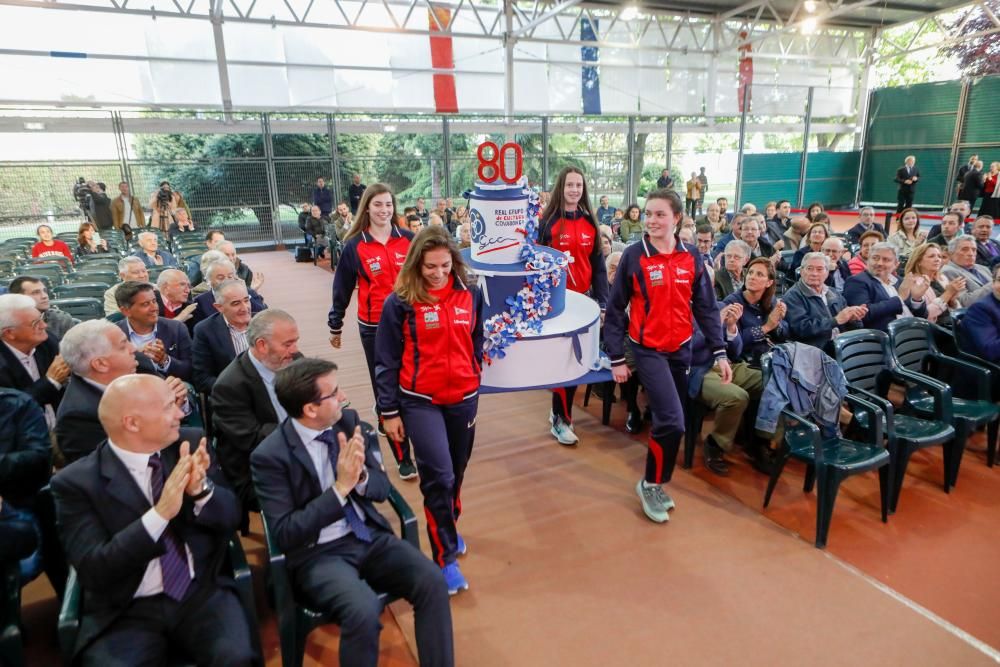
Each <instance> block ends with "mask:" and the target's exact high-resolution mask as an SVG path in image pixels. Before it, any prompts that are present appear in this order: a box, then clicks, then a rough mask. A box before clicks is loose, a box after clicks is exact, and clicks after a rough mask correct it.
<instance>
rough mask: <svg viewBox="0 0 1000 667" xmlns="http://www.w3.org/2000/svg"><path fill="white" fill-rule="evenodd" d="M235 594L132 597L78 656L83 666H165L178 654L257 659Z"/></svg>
mask: <svg viewBox="0 0 1000 667" xmlns="http://www.w3.org/2000/svg"><path fill="white" fill-rule="evenodd" d="M253 646H254V643H253V642H252V641H251V638H250V630H249V628H248V626H247V618H246V612H245V611H244V610H243V607H242V606H241V605H240V600H239V597H238V596H237V595H236V592H235V591H233V590H231V589H229V588H224V587H221V586H215V585H213V586H211V588H210V589H209V590H207V591H206V590H199V591H196V592H194V593H192V594H191V595H189V596H188V598H187V599H185V600H184V601H182V602H177V601H175V600H172V599H170V598H169V597H167V596H166V595H162V594H160V595H154V596H152V597H147V598H138V599H136V600H133V601H132V604H130V605H129V606H128V609H126V610H125V612H124V613H123V614H122V615H121V616H119V617H118V619H116V620H115V622H114V623H113V624H112V625H111V626H110V627H109V628H108V629H107V630H106V631H105V632H104V633H102V634H101V635H100V636H99V637H98V638H97V639H96V640H94V641H93V642H92V643H91V644H90V646H88V647H87V648H86V649H85V650H84V652H83V654H82V656H81V664H83V665H84V667H146V666H147V665H148V666H150V667H152V666H153V665H158V666H159V665H166V664H167V656H169V655H172V654H174V653H179V654H181V655H182V656H184V657H186V658H188V659H194V661H195V662H197V663H198V664H199V665H211V666H212V667H237V666H240V667H242V666H244V665H253V664H256V663H257V661H258V658H257V656H256V655H255V654H254V649H253Z"/></svg>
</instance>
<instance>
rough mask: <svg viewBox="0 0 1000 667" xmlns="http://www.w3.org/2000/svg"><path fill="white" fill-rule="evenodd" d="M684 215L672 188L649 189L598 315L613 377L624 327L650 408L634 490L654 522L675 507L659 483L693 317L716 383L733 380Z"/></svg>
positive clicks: (622, 369) (676, 429)
mask: <svg viewBox="0 0 1000 667" xmlns="http://www.w3.org/2000/svg"><path fill="white" fill-rule="evenodd" d="M683 214H684V205H683V204H682V203H681V200H680V197H678V196H677V193H676V192H673V191H668V190H656V191H654V192H651V193H649V195H647V198H646V234H644V235H643V238H642V240H641V241H639V242H638V243H633V244H632V245H630V246H629V247H627V248H626V249H625V250H624V252H623V253H622V258H621V261H620V262H619V264H618V273H617V274H616V275H615V281H614V286H613V288H612V290H611V299H610V301H609V303H608V311H607V317H606V319H605V321H604V342H605V345H606V346H607V348H608V356H609V357H610V358H611V372H612V374H613V375H614V378H615V381H616V382H625V381H626V380H628V378H629V375H630V371H629V369H628V366H627V365H626V363H625V352H624V344H625V334H626V331H627V333H628V338H629V345H630V346H631V349H632V353H633V355H634V357H635V366H636V372H637V373H638V374H639V381H640V382H641V383H642V385H643V386H644V387H646V395H647V398H648V400H649V407H650V410H651V411H652V413H653V427H652V429H650V434H649V451H648V452H647V454H646V475H645V477H644V479H641V480H639V482H638V484H636V487H635V490H636V493H637V494H638V496H639V500H640V502H641V503H642V509H643V512H645V514H646V516H648V517H649V518H650V519H651V520H652V521H656V522H657V523H663V522H665V521H667V520H668V519H669V515H668V514H667V511H668V510H670V509H672V508H673V506H674V501H673V500H671V499H670V496H668V495H667V494H666V493H665V492H664V491H663V488H662V487H661V486H660V485H661V484H663V483H664V482H668V481H670V477H671V475H672V474H673V470H674V462H675V461H676V459H677V449H678V447H679V445H680V441H681V438H682V437H683V436H684V398H685V397H686V396H687V378H688V374H689V372H690V368H691V338H692V335H693V332H694V330H693V327H692V317H693V318H694V319H695V320H697V321H698V326H699V328H700V329H701V332H702V334H704V336H705V342H706V344H707V347H708V348H709V350H711V352H712V355H713V356H714V357H715V360H716V364H717V365H718V367H719V370H720V372H721V374H722V382H723V383H724V384H725V383H728V382H730V381H731V379H732V370H731V368H730V366H729V361H728V360H727V359H726V346H725V342H724V340H723V334H722V323H721V320H720V318H719V306H718V304H717V303H716V301H715V290H714V288H713V287H712V279H711V277H710V276H709V275H708V271H707V270H706V269H705V263H704V261H703V260H702V259H701V257H700V256H699V255H698V251H697V249H696V248H695V247H694V246H686V245H684V244H683V243H681V242H680V241H679V240H678V239H677V237H676V232H677V229H678V228H679V226H680V223H681V217H682V216H683ZM626 309H627V310H626Z"/></svg>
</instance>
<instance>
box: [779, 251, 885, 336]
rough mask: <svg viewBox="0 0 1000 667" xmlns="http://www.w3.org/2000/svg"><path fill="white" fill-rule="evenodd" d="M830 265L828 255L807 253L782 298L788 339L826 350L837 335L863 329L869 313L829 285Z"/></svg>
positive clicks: (864, 307)
mask: <svg viewBox="0 0 1000 667" xmlns="http://www.w3.org/2000/svg"><path fill="white" fill-rule="evenodd" d="M837 240H839V239H837ZM829 266H830V265H829V258H828V257H827V256H826V255H825V254H823V253H818V252H810V253H806V255H805V257H803V258H802V265H801V271H800V278H799V280H798V281H797V282H796V283H795V284H794V285H793V286H792V287H791V288H790V289H789V290H788V291H787V292H785V293H784V295H782V297H781V299H782V301H784V302H785V306H786V307H787V308H788V312H787V313H786V314H785V321H786V322H788V338H789V339H790V340H793V341H797V342H799V343H805V344H806V345H812V346H813V347H818V348H820V349H824V350H827V351H830V349H829V348H828V345H829V343H830V341H831V340H833V339H834V338H836V337H837V335H838V334H840V333H842V332H844V331H848V330H850V329H859V328H861V320H862V319H864V317H865V315H867V314H868V308H867V307H866V306H864V305H861V306H848V305H847V301H845V300H844V297H843V296H841V294H840V291H839V290H836V289H833V288H832V287H830V285H829V282H828V281H827V277H828V275H829V274H830V269H829Z"/></svg>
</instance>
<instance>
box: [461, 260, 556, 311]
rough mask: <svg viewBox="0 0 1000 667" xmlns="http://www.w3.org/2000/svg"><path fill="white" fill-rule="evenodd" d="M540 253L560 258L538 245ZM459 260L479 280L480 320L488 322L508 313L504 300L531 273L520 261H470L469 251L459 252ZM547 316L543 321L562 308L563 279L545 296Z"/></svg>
mask: <svg viewBox="0 0 1000 667" xmlns="http://www.w3.org/2000/svg"><path fill="white" fill-rule="evenodd" d="M538 249H539V250H541V251H542V252H544V253H546V254H548V255H550V256H551V257H558V256H561V255H562V253H560V252H559V251H557V250H552V249H551V248H546V247H544V246H539V248H538ZM462 260H463V261H464V262H465V264H466V266H467V267H469V269H470V271H472V272H473V273H475V274H476V276H478V277H480V280H479V288H480V289H481V290H482V292H483V301H484V304H483V320H488V319H489V318H491V317H493V316H494V315H498V314H500V313H503V312H506V311H508V310H510V307H509V306H508V305H507V298H508V297H514V296H515V295H516V294H517V293H518V292H520V291H521V288H523V287H524V286H525V283H526V282H527V279H528V276H529V275H531V274H532V273H535V272H534V271H527V270H525V268H524V265H523V264H522V263H521V262H514V263H512V264H484V263H483V262H477V261H476V260H474V259H473V258H472V250H471V248H466V249H464V250H462ZM549 307H550V310H549V313H548V314H547V315H546V316H545V317H543V318H542V319H543V320H548V319H552V318H554V317H558V316H559V315H561V314H562V312H563V311H564V310H565V309H566V276H565V273H564V274H563V279H562V281H561V282H560V283H559V285H558V286H557V287H554V288H553V289H552V292H551V295H550V296H549Z"/></svg>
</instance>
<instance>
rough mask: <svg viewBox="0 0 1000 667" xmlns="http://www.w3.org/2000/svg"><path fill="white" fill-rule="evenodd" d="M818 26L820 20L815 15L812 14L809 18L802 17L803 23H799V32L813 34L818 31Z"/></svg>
mask: <svg viewBox="0 0 1000 667" xmlns="http://www.w3.org/2000/svg"><path fill="white" fill-rule="evenodd" d="M817 27H818V21H817V20H816V17H815V16H810V17H809V18H805V19H802V23H800V24H799V32H801V33H802V34H803V35H811V34H813V33H814V32H816V28H817Z"/></svg>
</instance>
